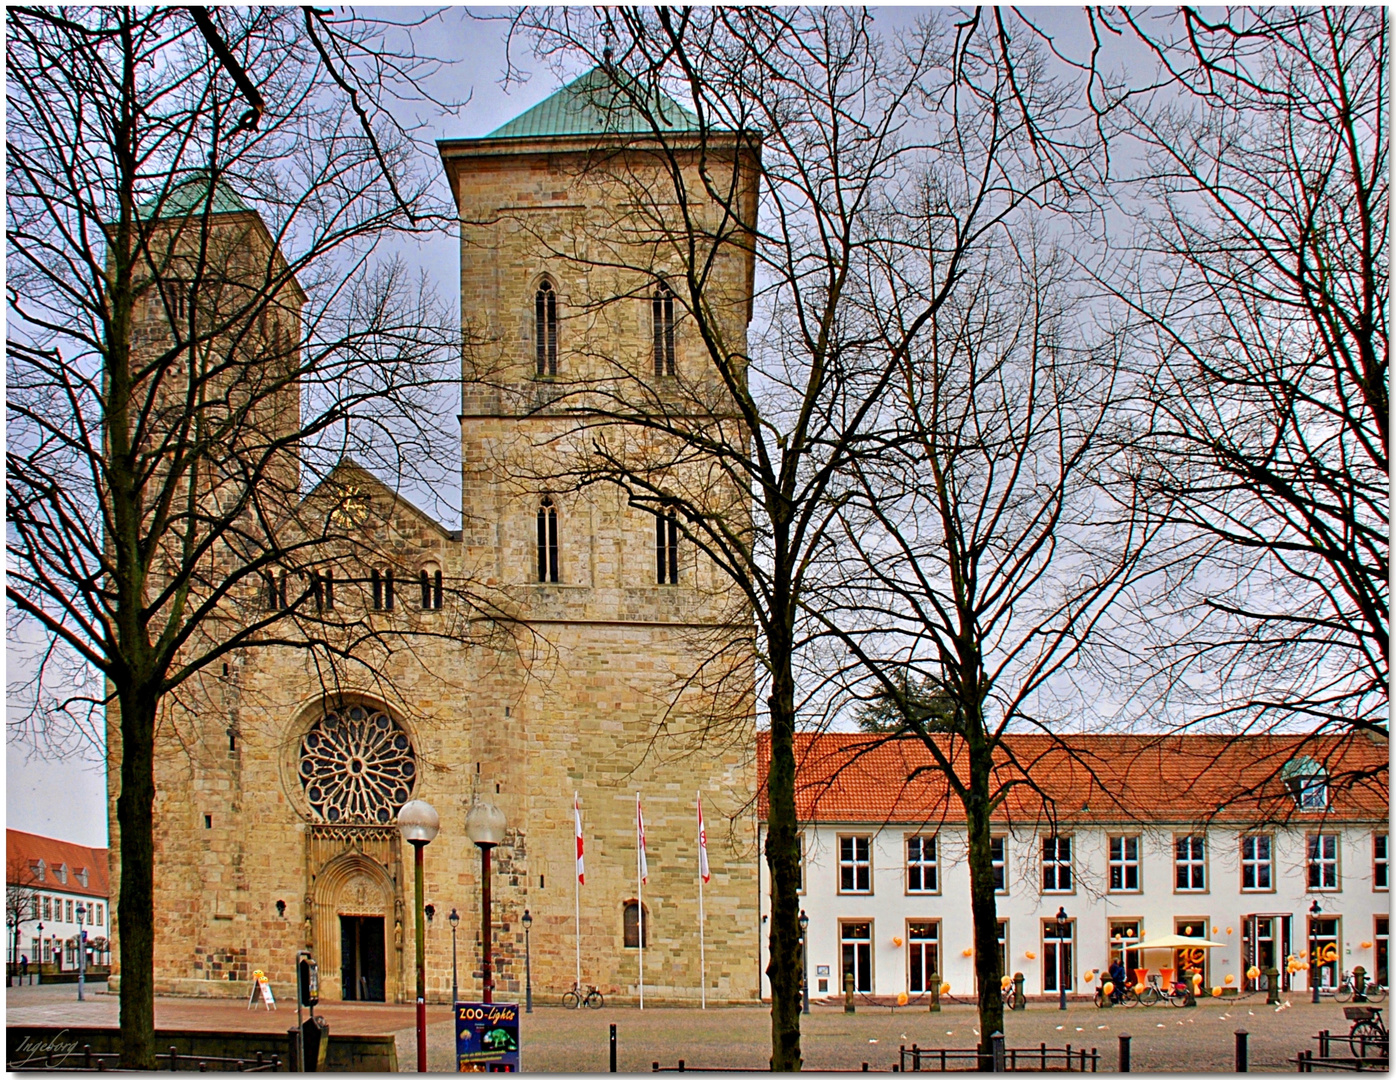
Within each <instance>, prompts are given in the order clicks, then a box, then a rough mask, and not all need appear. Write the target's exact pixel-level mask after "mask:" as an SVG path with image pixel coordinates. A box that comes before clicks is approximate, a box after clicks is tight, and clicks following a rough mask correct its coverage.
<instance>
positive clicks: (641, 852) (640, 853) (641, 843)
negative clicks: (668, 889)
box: [635, 791, 645, 1012]
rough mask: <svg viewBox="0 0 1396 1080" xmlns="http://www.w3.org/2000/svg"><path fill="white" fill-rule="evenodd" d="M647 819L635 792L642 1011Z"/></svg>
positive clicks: (643, 995)
mask: <svg viewBox="0 0 1396 1080" xmlns="http://www.w3.org/2000/svg"><path fill="white" fill-rule="evenodd" d="M644 863H645V819H644V818H643V817H642V816H641V811H640V793H639V792H638V791H637V792H635V915H636V917H637V918H638V920H639V921H638V923H637V925H638V927H639V930H640V933H639V936H638V938H637V939H636V944H638V945H639V946H640V1011H641V1012H643V1011H644V1008H645V874H644Z"/></svg>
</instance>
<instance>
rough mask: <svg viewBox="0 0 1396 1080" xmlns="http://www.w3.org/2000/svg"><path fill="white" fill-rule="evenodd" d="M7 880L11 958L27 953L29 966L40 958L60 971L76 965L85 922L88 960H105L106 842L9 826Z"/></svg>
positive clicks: (107, 896)
mask: <svg viewBox="0 0 1396 1080" xmlns="http://www.w3.org/2000/svg"><path fill="white" fill-rule="evenodd" d="M5 880H6V885H7V890H8V891H9V893H10V895H11V896H12V897H13V898H14V902H13V903H7V904H6V908H7V911H6V921H7V923H8V924H9V925H7V927H6V931H7V936H8V940H7V944H6V951H7V953H8V954H9V955H10V962H11V964H17V963H18V962H19V958H20V956H23V957H25V958H26V959H27V960H28V962H29V964H30V965H31V966H33V965H36V964H39V963H40V962H42V963H43V964H44V965H46V966H51V967H53V968H56V969H58V970H60V971H61V970H75V969H76V968H77V966H78V944H79V942H80V941H81V931H82V930H83V929H84V928H86V930H87V962H88V964H89V965H93V964H104V963H106V962H107V960H108V947H107V939H108V938H109V937H110V931H109V930H108V928H107V919H108V912H109V910H110V897H109V895H108V893H109V892H110V889H109V886H108V884H107V849H106V848H90V847H84V846H83V845H81V844H70V843H69V842H68V841H66V840H55V839H53V838H52V837H48V836H38V835H36V834H34V833H27V832H20V831H19V830H18V829H6V830H5ZM79 908H81V909H82V913H83V917H82V920H81V921H79V918H78V910H79ZM16 929H18V931H19V935H18V938H19V949H18V954H17V955H16V950H15V937H16V935H15V931H16Z"/></svg>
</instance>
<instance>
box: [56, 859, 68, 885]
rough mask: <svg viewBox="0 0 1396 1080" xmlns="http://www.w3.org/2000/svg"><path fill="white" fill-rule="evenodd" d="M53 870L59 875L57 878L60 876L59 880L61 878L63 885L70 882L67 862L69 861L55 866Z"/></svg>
mask: <svg viewBox="0 0 1396 1080" xmlns="http://www.w3.org/2000/svg"><path fill="white" fill-rule="evenodd" d="M53 872H54V874H55V875H56V876H57V878H58V880H59V882H60V883H61V884H63V885H66V884H68V864H67V863H59V864H58V865H57V866H55V867H54V868H53Z"/></svg>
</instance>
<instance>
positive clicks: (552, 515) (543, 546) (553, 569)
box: [538, 495, 558, 582]
mask: <svg viewBox="0 0 1396 1080" xmlns="http://www.w3.org/2000/svg"><path fill="white" fill-rule="evenodd" d="M557 579H558V575H557V507H556V506H555V505H553V500H552V499H551V497H549V496H546V495H545V496H544V497H543V501H542V502H541V503H539V504H538V580H539V581H551V582H556V581H557Z"/></svg>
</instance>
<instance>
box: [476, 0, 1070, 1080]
mask: <svg viewBox="0 0 1396 1080" xmlns="http://www.w3.org/2000/svg"><path fill="white" fill-rule="evenodd" d="M514 25H515V28H516V29H517V30H519V31H521V32H525V33H527V34H529V35H530V36H531V38H532V40H533V41H534V42H535V44H536V46H537V48H538V49H539V51H540V52H541V53H542V54H544V55H545V56H551V57H554V58H557V59H558V60H559V61H560V62H565V63H567V64H576V63H577V62H579V61H581V62H584V63H585V62H590V63H592V64H595V65H596V69H595V70H596V71H597V72H600V73H602V74H603V75H604V78H601V79H600V80H599V84H598V85H599V90H600V93H598V95H597V97H598V98H599V99H601V100H604V101H605V102H606V103H609V104H610V105H611V106H612V107H613V108H614V109H615V110H616V113H615V115H616V119H617V127H618V128H619V129H620V130H630V131H635V130H636V129H637V128H638V133H636V134H632V135H631V136H630V137H629V139H628V140H627V142H626V144H625V149H624V150H623V151H621V150H619V149H616V150H610V149H606V150H603V151H601V152H598V153H597V154H595V155H593V156H592V158H591V159H590V160H589V161H588V166H587V170H586V176H585V177H584V178H582V180H583V181H585V180H588V179H589V180H590V182H594V183H598V184H603V185H609V192H610V193H611V194H612V196H613V197H614V199H615V203H614V204H615V205H617V206H619V207H621V208H623V214H618V216H617V220H615V221H613V222H607V223H605V228H604V229H601V230H596V231H595V232H593V231H591V230H589V229H583V230H581V231H580V232H578V233H577V234H574V235H571V236H568V237H566V238H564V239H563V240H558V239H557V238H555V237H545V236H540V237H539V238H538V239H539V242H540V243H543V244H546V245H547V247H548V249H549V250H550V253H551V254H552V255H553V256H555V257H558V258H566V259H569V260H572V261H573V263H574V265H580V266H583V267H585V268H586V271H587V276H586V280H587V281H588V282H589V286H588V288H589V293H588V295H586V296H584V297H573V298H572V301H571V304H570V308H571V309H572V310H574V311H577V312H579V314H577V315H576V316H575V317H577V318H581V319H586V320H591V321H593V322H601V321H602V320H604V319H607V318H614V319H617V320H620V319H631V320H633V319H636V318H639V319H641V320H644V322H642V323H641V325H644V324H645V322H650V323H652V325H653V327H654V343H655V344H654V355H653V356H650V355H645V356H638V357H637V356H630V355H616V354H614V353H607V352H606V351H605V350H604V349H602V350H597V351H596V355H594V356H590V357H588V363H587V365H586V371H585V373H567V372H563V371H558V372H557V373H556V375H555V376H553V373H552V372H549V376H550V377H552V378H555V381H557V382H559V383H560V384H561V385H559V386H558V387H556V389H555V392H553V393H551V394H549V395H548V400H547V402H546V405H545V406H543V407H546V408H547V409H555V410H560V411H563V412H565V413H566V414H568V415H570V416H572V417H573V418H575V420H576V421H577V422H578V424H579V429H576V430H577V433H576V434H574V435H572V436H570V437H569V438H568V439H566V440H561V439H560V440H559V442H558V445H557V446H556V447H553V448H551V449H552V450H553V451H554V456H553V457H552V458H551V460H550V462H549V466H548V470H547V472H549V473H550V474H551V475H553V476H565V477H568V478H570V479H571V480H572V482H574V483H577V484H594V483H602V484H609V485H614V486H618V487H619V488H620V489H621V490H622V491H623V492H624V493H625V495H626V497H627V499H628V501H629V503H630V505H631V506H632V507H635V508H638V509H640V510H642V511H644V512H645V513H647V514H650V515H652V516H653V517H654V519H655V520H656V521H657V522H660V523H665V522H668V521H672V522H673V528H674V529H675V530H676V531H677V533H678V535H679V536H680V537H681V542H682V543H684V544H686V545H692V546H693V547H695V548H696V549H697V550H698V551H699V552H700V553H701V555H702V556H703V559H704V561H706V562H709V563H710V564H711V565H713V566H716V567H717V568H718V569H719V570H720V572H721V574H722V575H723V576H724V577H725V579H726V580H727V581H728V582H730V585H731V588H732V589H733V591H734V592H735V594H736V596H737V597H738V599H739V600H740V610H739V611H736V612H734V614H733V616H732V622H733V625H734V626H737V627H740V625H741V624H742V622H743V621H745V624H746V626H747V627H748V628H749V627H750V625H751V623H752V622H754V623H755V641H756V647H757V657H758V671H759V672H760V679H761V683H762V691H763V693H764V695H765V706H766V712H767V717H768V723H769V729H770V735H771V748H772V756H771V764H770V770H769V777H768V781H767V785H768V786H767V791H768V795H769V818H768V829H767V840H766V850H765V858H766V861H767V864H768V866H769V868H770V877H771V883H772V884H771V889H772V916H771V920H770V963H769V967H768V968H767V974H768V975H769V977H770V983H771V994H772V1010H771V1012H772V1067H773V1068H775V1069H777V1070H792V1069H798V1068H799V1067H800V1064H801V1054H800V1027H799V1001H798V998H799V989H800V985H801V971H800V949H799V944H798V942H799V926H798V922H797V920H798V900H797V895H796V888H797V880H798V873H799V847H798V839H797V831H796V830H797V821H796V816H795V797H794V796H795V756H794V750H793V746H794V737H795V732H796V729H797V727H799V726H801V725H802V723H805V722H807V721H808V719H809V717H808V716H807V715H805V716H802V713H801V708H802V695H804V694H806V693H807V691H808V689H809V688H808V687H802V685H801V679H800V674H801V671H800V667H801V663H802V657H803V656H804V655H805V651H806V649H807V647H808V646H809V644H810V642H811V635H813V637H815V638H817V637H818V636H819V635H821V634H822V633H824V631H823V630H822V628H821V627H820V626H819V625H818V624H817V623H813V622H811V621H810V620H809V619H808V618H807V616H806V611H805V609H806V607H807V605H809V604H811V603H812V602H813V597H812V596H811V595H809V589H810V585H811V581H812V575H813V576H814V577H816V578H817V576H818V574H820V573H822V569H821V563H822V561H823V560H824V559H825V558H826V557H827V556H828V552H829V550H830V546H831V544H833V542H834V539H835V538H834V536H833V535H832V534H831V532H830V530H831V527H832V526H833V525H834V523H835V521H836V520H837V518H836V511H837V508H838V507H839V506H840V505H841V504H842V503H843V502H845V501H846V500H847V499H848V498H849V497H850V494H851V488H850V480H849V477H850V470H851V467H852V465H853V463H854V462H855V461H856V460H857V459H858V457H859V456H860V455H862V454H863V453H864V452H866V450H867V449H868V448H869V447H870V446H872V445H874V444H875V443H876V441H877V440H876V439H875V438H874V436H873V428H874V427H875V424H876V423H877V422H879V420H880V409H881V403H882V401H883V399H884V398H885V396H886V395H887V394H888V392H889V391H890V390H891V388H892V387H893V385H894V383H895V381H896V380H897V379H898V377H899V376H900V375H901V374H902V373H903V371H904V367H905V363H906V361H907V359H908V355H909V353H908V350H909V348H910V346H911V342H912V341H913V340H914V339H915V337H916V335H917V334H918V332H919V331H920V330H921V328H922V327H923V326H925V325H926V324H927V323H928V321H929V320H930V319H932V318H933V317H934V314H935V312H936V311H937V310H938V308H939V307H940V306H941V304H943V303H944V302H945V298H946V296H947V295H948V294H949V293H950V292H951V291H952V290H953V289H954V287H955V284H956V282H957V281H958V279H959V278H960V276H961V274H962V273H963V272H964V269H963V260H964V258H965V256H966V253H967V252H970V251H972V250H974V248H975V247H976V246H977V245H979V244H980V243H982V242H983V240H984V238H985V237H986V236H987V235H989V234H991V233H993V232H994V230H995V229H996V227H997V225H998V223H1000V222H1002V221H1004V220H1005V219H1006V218H1008V217H1009V216H1011V215H1012V214H1013V213H1014V212H1015V211H1016V210H1017V209H1018V208H1020V207H1021V206H1023V205H1025V204H1028V203H1039V204H1046V203H1049V202H1054V201H1059V200H1064V199H1066V198H1067V197H1069V196H1070V195H1071V194H1072V191H1073V189H1074V185H1075V179H1074V176H1073V174H1074V171H1075V170H1076V169H1077V168H1079V167H1081V166H1082V165H1083V163H1084V162H1085V161H1086V160H1087V158H1088V152H1087V151H1086V150H1083V149H1080V148H1077V147H1075V146H1073V145H1071V143H1070V140H1069V139H1067V138H1065V136H1064V134H1063V133H1064V131H1065V130H1066V127H1065V125H1064V124H1063V123H1062V122H1061V119H1060V117H1059V116H1055V115H1054V117H1053V123H1052V124H1051V125H1041V124H1040V119H1041V118H1040V117H1039V115H1038V114H1037V112H1036V111H1032V112H1031V115H1030V110H1029V103H1031V104H1032V107H1033V109H1034V110H1035V109H1036V108H1037V107H1039V106H1040V107H1042V109H1043V115H1048V114H1052V113H1053V110H1052V108H1050V107H1049V105H1050V103H1051V102H1053V101H1054V100H1056V94H1057V93H1058V91H1057V88H1056V87H1054V86H1053V85H1051V84H1050V82H1049V81H1048V80H1046V78H1045V77H1044V76H1043V73H1042V69H1041V65H1040V64H1034V63H1033V62H1030V61H1025V62H1024V63H1023V64H1021V65H1019V66H1016V67H1013V68H1010V67H1009V66H1007V65H1006V64H1005V63H1004V59H1003V58H1004V55H1005V54H1004V52H1003V51H1002V48H1001V44H1002V40H1001V37H1000V32H1001V31H1002V24H1001V23H995V22H994V21H993V20H986V21H981V20H980V19H978V18H977V17H971V18H969V19H967V20H966V21H964V22H962V23H956V22H955V21H954V20H953V18H951V17H946V16H937V17H933V18H929V19H927V20H925V21H922V22H919V23H918V24H917V25H916V26H914V27H913V28H911V29H910V30H909V31H907V32H904V33H903V34H902V35H901V38H900V42H899V45H898V46H897V47H890V46H888V45H886V44H884V42H883V41H882V40H881V39H880V38H879V37H878V36H877V34H876V32H875V29H874V25H873V19H872V16H871V14H869V13H868V12H866V11H849V10H832V9H820V10H796V11H776V10H770V9H740V10H737V9H682V10H680V9H667V8H661V9H658V10H653V11H651V10H638V9H634V10H632V9H617V10H602V11H599V12H586V11H582V12H579V11H578V10H577V9H570V10H565V11H564V10H555V11H554V10H539V11H525V12H523V13H520V14H518V15H516V16H515V18H514ZM603 47H604V51H603ZM593 77H595V76H593ZM666 102H667V103H668V104H666ZM679 102H682V107H680V106H679V105H678V103H679ZM671 106H672V107H671ZM635 117H639V118H640V122H639V123H636V122H635V120H634V118H635ZM622 121H623V123H624V125H625V126H621V122H622ZM1054 125H1055V126H1054ZM579 182H580V181H579ZM514 224H516V225H517V227H519V228H525V229H526V228H527V227H528V225H527V222H526V220H525V219H522V218H521V219H519V220H518V221H517V222H515V223H514ZM617 229H620V230H621V233H622V235H624V237H625V239H624V241H622V242H615V241H614V240H611V241H608V240H607V237H608V236H611V237H614V236H615V235H616V230H617ZM737 259H745V260H750V270H749V272H748V273H749V275H750V276H749V277H747V278H746V279H745V281H746V282H750V283H751V284H752V285H754V289H755V297H756V299H755V304H754V307H753V309H751V310H745V309H744V304H745V296H744V294H743V290H742V288H741V287H740V285H741V283H742V281H743V279H742V278H741V275H739V274H735V273H734V272H733V270H732V265H733V262H734V261H735V260H737ZM909 260H915V261H916V262H917V263H918V265H919V266H920V267H921V268H922V269H923V271H924V270H927V268H928V269H929V273H928V274H926V275H925V280H924V285H925V288H924V289H923V290H922V291H921V292H920V293H918V294H917V296H916V297H915V298H914V300H912V299H908V300H907V301H906V302H905V303H904V304H902V303H900V301H899V300H898V296H897V289H898V288H899V287H900V284H901V282H900V281H899V280H898V279H897V278H896V276H895V275H889V273H888V272H887V266H888V264H889V263H895V264H897V265H900V264H901V263H903V262H905V261H909ZM734 278H736V279H737V283H736V284H734ZM671 303H672V310H673V316H672V322H671V321H670V316H669V314H668V312H669V311H670V310H671V309H670V306H669V305H670V304H671ZM894 309H895V310H896V312H897V318H896V319H895V320H894V319H892V318H891V317H890V314H889V313H890V312H892V311H893V310H894ZM749 322H750V329H749V328H748V323H749ZM484 376H487V373H482V377H484ZM569 462H570V463H572V464H568V463H569ZM542 474H543V473H542V472H541V471H540V475H542ZM666 527H667V526H666ZM749 636H750V630H749V629H748V630H747V631H746V633H745V636H744V638H743V639H744V640H745V638H746V637H749Z"/></svg>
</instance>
